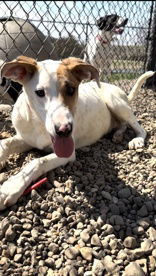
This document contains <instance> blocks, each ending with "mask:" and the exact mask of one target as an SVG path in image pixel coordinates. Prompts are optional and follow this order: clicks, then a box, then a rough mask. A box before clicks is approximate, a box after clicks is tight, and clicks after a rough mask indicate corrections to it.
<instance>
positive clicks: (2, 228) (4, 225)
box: [0, 218, 10, 238]
mask: <svg viewBox="0 0 156 276" xmlns="http://www.w3.org/2000/svg"><path fill="white" fill-rule="evenodd" d="M9 226H10V222H9V220H8V219H7V218H4V219H3V220H2V221H1V222H0V238H3V237H4V235H5V232H6V230H7V229H8V228H9Z"/></svg>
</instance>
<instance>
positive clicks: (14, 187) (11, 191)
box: [0, 152, 75, 210]
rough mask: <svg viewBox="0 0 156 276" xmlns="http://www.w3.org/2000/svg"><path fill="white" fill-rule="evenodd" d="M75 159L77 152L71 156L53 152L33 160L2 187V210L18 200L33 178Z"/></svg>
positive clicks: (0, 195) (0, 200) (0, 204)
mask: <svg viewBox="0 0 156 276" xmlns="http://www.w3.org/2000/svg"><path fill="white" fill-rule="evenodd" d="M74 160H75V152H74V153H73V154H72V155H71V156H70V157H69V158H59V157H57V156H56V154H54V153H52V154H49V155H46V156H44V157H41V158H38V159H35V160H32V161H31V162H30V163H29V164H27V165H26V166H25V167H24V168H23V169H22V170H21V171H20V172H19V173H18V174H16V175H14V176H12V177H10V178H9V179H8V180H7V181H5V182H4V183H3V185H2V186H1V188H0V210H3V209H5V208H6V207H7V206H11V205H13V204H15V203H16V202H17V200H18V199H19V198H20V196H21V195H22V194H23V192H24V191H25V189H26V188H27V187H28V186H29V185H30V183H31V182H32V181H33V180H36V179H37V178H38V177H40V176H41V175H43V174H44V173H46V172H48V171H50V170H52V169H55V168H57V167H59V166H62V165H66V164H67V163H68V162H69V161H74Z"/></svg>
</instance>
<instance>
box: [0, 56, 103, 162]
mask: <svg viewBox="0 0 156 276" xmlns="http://www.w3.org/2000/svg"><path fill="white" fill-rule="evenodd" d="M1 74H2V77H6V78H9V79H12V80H13V81H16V82H19V83H21V84H22V85H23V91H24V93H26V99H27V103H28V105H29V106H30V109H31V108H32V109H33V110H35V112H36V114H37V115H38V117H39V118H40V119H41V120H42V121H43V123H44V125H45V128H46V130H47V132H48V133H49V135H50V136H51V140H52V144H53V148H54V151H55V153H56V155H57V156H59V157H69V156H70V155H71V154H72V153H73V151H74V142H73V138H72V133H73V128H74V114H75V110H76V103H77V99H78V87H79V84H80V82H81V81H82V80H84V79H90V80H91V79H95V80H97V81H98V78H99V74H98V71H97V69H96V68H95V67H93V66H92V65H90V64H87V63H85V62H83V61H82V60H81V59H78V58H72V57H70V58H67V59H64V60H62V61H53V60H45V61H40V62H37V61H36V60H34V59H32V58H28V57H24V56H20V57H18V58H17V59H16V60H13V61H11V62H8V63H5V65H4V66H3V67H2V70H1Z"/></svg>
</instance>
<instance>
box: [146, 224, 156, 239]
mask: <svg viewBox="0 0 156 276" xmlns="http://www.w3.org/2000/svg"><path fill="white" fill-rule="evenodd" d="M147 233H148V235H149V238H150V240H151V241H156V230H155V229H154V228H153V227H150V228H149V229H148V231H147Z"/></svg>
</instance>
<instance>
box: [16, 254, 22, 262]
mask: <svg viewBox="0 0 156 276" xmlns="http://www.w3.org/2000/svg"><path fill="white" fill-rule="evenodd" d="M21 260H22V254H16V255H15V256H14V261H15V262H17V263H18V262H21Z"/></svg>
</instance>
